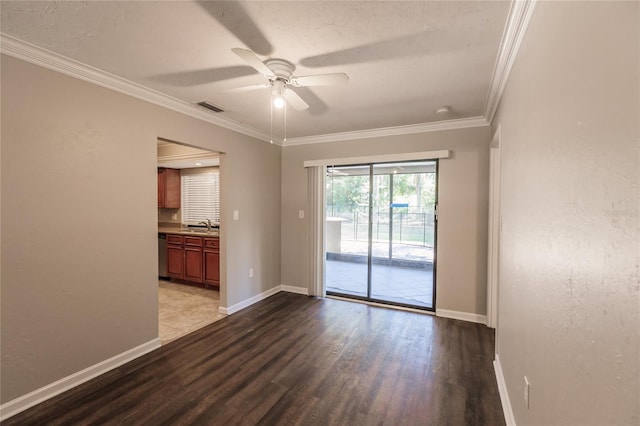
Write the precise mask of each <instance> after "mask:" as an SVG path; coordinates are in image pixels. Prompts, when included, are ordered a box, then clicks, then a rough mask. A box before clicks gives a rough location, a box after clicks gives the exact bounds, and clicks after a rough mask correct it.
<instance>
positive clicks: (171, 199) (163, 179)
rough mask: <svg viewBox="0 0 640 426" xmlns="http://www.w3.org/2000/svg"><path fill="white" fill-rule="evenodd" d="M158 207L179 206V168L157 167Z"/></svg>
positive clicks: (174, 207) (177, 207)
mask: <svg viewBox="0 0 640 426" xmlns="http://www.w3.org/2000/svg"><path fill="white" fill-rule="evenodd" d="M158 207H163V208H167V209H179V208H180V170H178V169H165V168H163V167H159V168H158Z"/></svg>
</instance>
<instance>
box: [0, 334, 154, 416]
mask: <svg viewBox="0 0 640 426" xmlns="http://www.w3.org/2000/svg"><path fill="white" fill-rule="evenodd" d="M159 347H160V339H159V338H155V339H153V340H150V341H148V342H147V343H143V344H142V345H140V346H136V347H135V348H132V349H129V350H128V351H125V352H122V353H121V354H118V355H116V356H114V357H111V358H109V359H106V360H104V361H102V362H99V363H97V364H94V365H92V366H91V367H88V368H85V369H84V370H81V371H78V372H76V373H73V374H71V375H70V376H67V377H64V378H62V379H60V380H57V381H55V382H53V383H50V384H48V385H46V386H43V387H41V388H40V389H36V390H34V391H33V392H29V393H28V394H26V395H22V396H20V397H18V398H16V399H14V400H11V401H9V402H6V403H4V404H2V406H0V413H2V414H0V421H4V420H6V419H8V418H9V417H12V416H14V415H16V414H18V413H20V412H22V411H24V410H26V409H27V408H31V407H33V406H34V405H37V404H40V403H41V402H44V401H46V400H47V399H50V398H53V397H54V396H56V395H59V394H61V393H62V392H65V391H67V390H69V389H71V388H73V387H76V386H78V385H81V384H82V383H85V382H87V381H89V380H91V379H93V378H94V377H97V376H99V375H101V374H104V373H106V372H108V371H111V370H113V369H114V368H117V367H119V366H121V365H123V364H126V363H127V362H129V361H132V360H134V359H136V358H138V357H141V356H142V355H145V354H147V353H149V352H151V351H153V350H155V349H158V348H159Z"/></svg>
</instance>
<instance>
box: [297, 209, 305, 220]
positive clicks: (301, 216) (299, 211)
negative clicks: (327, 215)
mask: <svg viewBox="0 0 640 426" xmlns="http://www.w3.org/2000/svg"><path fill="white" fill-rule="evenodd" d="M298 219H304V210H298Z"/></svg>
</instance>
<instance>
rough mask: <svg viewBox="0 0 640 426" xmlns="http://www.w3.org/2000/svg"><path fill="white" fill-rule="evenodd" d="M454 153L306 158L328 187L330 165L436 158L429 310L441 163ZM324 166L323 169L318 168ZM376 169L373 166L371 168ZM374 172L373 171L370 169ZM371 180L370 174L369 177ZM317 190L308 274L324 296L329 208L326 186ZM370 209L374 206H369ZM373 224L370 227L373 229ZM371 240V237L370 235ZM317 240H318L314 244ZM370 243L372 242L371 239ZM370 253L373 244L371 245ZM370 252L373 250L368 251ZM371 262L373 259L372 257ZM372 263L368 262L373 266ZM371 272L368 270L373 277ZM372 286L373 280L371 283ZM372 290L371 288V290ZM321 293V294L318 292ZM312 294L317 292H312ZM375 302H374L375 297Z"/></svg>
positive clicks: (305, 163)
mask: <svg viewBox="0 0 640 426" xmlns="http://www.w3.org/2000/svg"><path fill="white" fill-rule="evenodd" d="M450 157H451V151H450V150H439V151H423V152H409V153H402V154H383V155H371V156H362V157H345V158H332V159H321V160H306V161H304V163H303V166H304V167H305V168H308V169H309V174H310V176H311V175H312V174H313V173H317V174H315V175H314V176H315V178H314V179H316V178H317V179H319V180H320V181H321V182H317V181H316V182H315V184H316V185H317V186H321V187H322V188H324V187H325V184H326V168H327V166H347V165H357V164H360V165H367V164H375V163H394V162H405V161H433V160H436V161H435V162H436V190H435V197H436V204H435V209H436V211H435V218H434V220H435V222H434V235H433V247H434V255H433V307H432V308H429V309H425V310H428V311H435V309H436V287H437V286H436V264H437V252H438V250H437V243H438V226H437V224H438V193H439V187H440V182H439V180H440V172H439V166H440V161H439V160H441V159H446V158H450ZM320 170H322V172H319V171H320ZM371 170H373V169H371ZM370 173H371V172H370ZM370 182H371V178H370ZM314 192H315V194H314V193H310V194H309V195H310V197H311V198H313V199H310V200H309V201H310V204H311V205H312V206H315V208H316V209H320V206H322V214H314V215H312V218H311V222H312V223H310V225H309V226H310V234H311V235H310V237H311V238H310V240H311V242H312V246H313V249H312V250H310V253H309V254H310V256H309V263H310V271H314V272H315V273H311V274H309V280H310V282H309V283H308V287H309V289H321V290H320V291H316V292H315V293H316V294H315V295H317V296H324V295H325V294H326V283H325V273H324V272H325V262H324V257H325V253H326V239H325V234H326V227H325V226H324V220H325V215H326V212H325V209H326V199H325V192H324V190H319V191H314ZM369 210H370V211H371V208H370V209H369ZM318 220H322V222H323V223H318ZM371 223H372V221H371V220H369V224H370V225H369V227H370V228H371V226H372V225H371ZM372 229H373V228H371V230H372ZM370 232H372V231H370ZM369 240H370V241H371V238H369ZM314 242H315V244H314ZM370 244H371V243H370ZM318 252H320V253H321V254H322V259H320V253H318ZM369 252H370V253H371V248H370V249H369ZM369 256H371V254H370V255H369ZM369 265H371V262H370V261H369ZM370 267H371V266H369V268H370ZM370 276H371V273H370V272H369V278H368V280H370V279H371V278H370ZM368 285H369V286H370V283H369V284H368ZM368 292H369V294H370V290H369V291H368ZM317 293H320V294H317ZM309 294H314V293H312V292H310V293H309ZM352 298H354V299H361V300H365V301H370V300H369V299H364V298H359V297H357V296H354V297H352ZM372 302H375V300H373V301H372ZM384 303H385V304H392V305H393V304H395V303H387V302H386V301H385V302H384ZM395 305H396V306H404V307H409V308H411V309H416V308H415V306H412V305H402V304H395ZM418 309H419V308H418Z"/></svg>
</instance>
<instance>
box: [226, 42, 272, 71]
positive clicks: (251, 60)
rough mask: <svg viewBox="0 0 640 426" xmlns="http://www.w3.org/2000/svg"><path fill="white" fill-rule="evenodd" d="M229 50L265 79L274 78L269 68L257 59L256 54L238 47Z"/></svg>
mask: <svg viewBox="0 0 640 426" xmlns="http://www.w3.org/2000/svg"><path fill="white" fill-rule="evenodd" d="M231 50H232V51H233V53H235V54H236V55H238V56H239V57H240V58H241V59H242V60H243V61H245V62H246V63H247V64H249V65H250V66H252V67H253V68H254V69H255V70H256V71H258V72H259V73H260V74H262V75H264V76H266V77H269V78H270V77H275V74H273V71H271V68H269V67H268V66H266V65H265V64H264V63H263V62H262V61H261V60H260V58H258V57H257V56H256V54H255V53H253V52H252V51H250V50H247V49H240V48H238V47H235V48H233V49H231Z"/></svg>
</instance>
